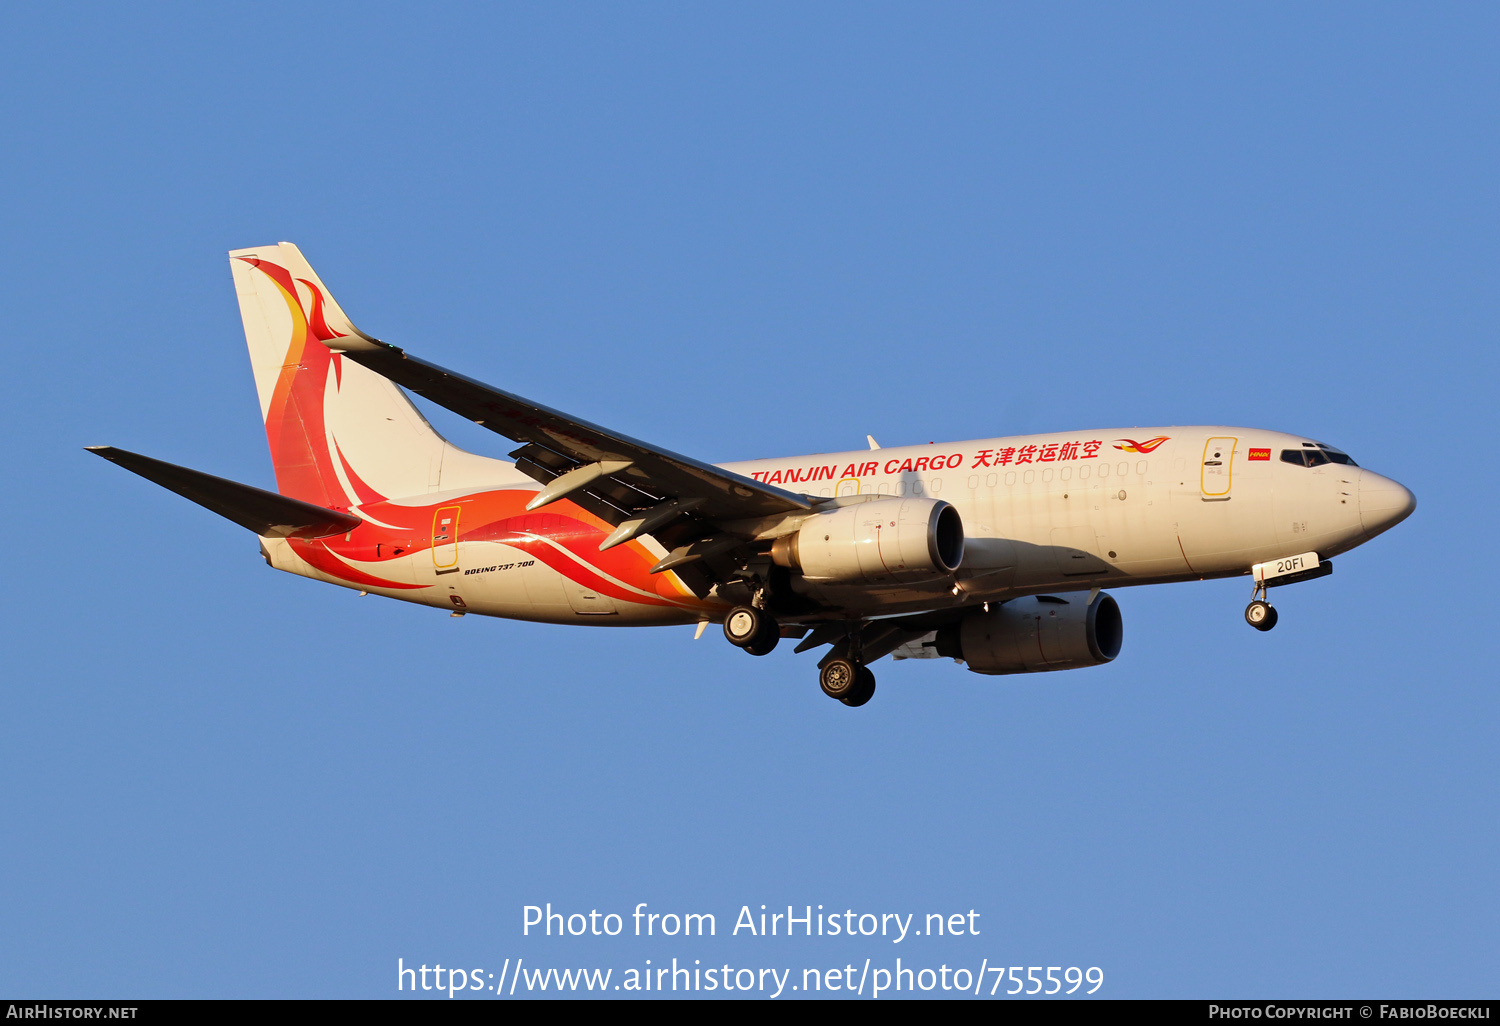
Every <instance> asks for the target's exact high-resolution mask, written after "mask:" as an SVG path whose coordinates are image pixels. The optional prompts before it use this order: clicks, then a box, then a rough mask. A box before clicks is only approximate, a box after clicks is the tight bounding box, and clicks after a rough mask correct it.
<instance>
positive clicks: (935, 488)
mask: <svg viewBox="0 0 1500 1026" xmlns="http://www.w3.org/2000/svg"><path fill="white" fill-rule="evenodd" d="M927 488H928V490H929V491H931V492H932V494H933V495H936V494H937V493H938V492H940V491H942V490H943V479H942V478H940V477H935V478H933V479H932V480H931V481H929V482H927Z"/></svg>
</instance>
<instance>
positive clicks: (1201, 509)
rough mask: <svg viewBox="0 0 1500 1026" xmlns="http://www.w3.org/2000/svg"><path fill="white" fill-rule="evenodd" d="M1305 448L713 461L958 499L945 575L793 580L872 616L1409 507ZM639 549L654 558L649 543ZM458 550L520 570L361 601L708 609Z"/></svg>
mask: <svg viewBox="0 0 1500 1026" xmlns="http://www.w3.org/2000/svg"><path fill="white" fill-rule="evenodd" d="M1314 444H1315V443H1312V442H1311V441H1310V440H1308V439H1305V438H1303V437H1301V436H1297V435H1288V434H1283V433H1280V432H1275V431H1265V430H1260V429H1252V428H1233V427H1214V426H1208V427H1163V428H1132V429H1125V430H1110V431H1092V432H1067V433H1063V434H1045V435H1028V436H1020V437H1011V438H991V439H982V440H977V441H967V442H953V443H941V444H930V445H921V446H906V447H900V448H889V449H877V450H860V451H854V452H843V453H827V454H820V455H813V456H800V457H792V458H786V459H767V460H753V461H747V462H740V463H730V464H723V466H724V467H725V469H728V470H732V471H734V472H736V473H739V474H742V475H744V476H747V477H752V478H754V479H756V480H759V481H764V482H767V483H769V484H774V485H777V486H779V487H781V488H785V489H787V490H789V491H793V492H800V493H805V494H807V495H810V496H814V497H816V498H820V499H826V500H829V501H830V503H836V504H838V505H843V504H847V503H853V502H864V501H870V500H871V499H872V498H880V497H888V496H921V497H927V498H932V499H941V500H943V501H946V502H948V503H950V504H952V505H953V506H954V507H955V508H956V509H957V510H958V512H959V514H960V516H961V517H962V519H963V527H964V535H965V539H966V542H965V548H964V558H963V562H962V565H961V567H960V569H959V570H958V572H957V573H956V574H955V575H952V576H951V577H948V578H944V579H941V580H933V581H930V582H925V583H919V584H900V585H890V586H883V587H872V586H869V585H832V584H818V583H813V582H809V581H798V582H797V583H796V588H797V590H798V591H800V592H801V593H802V594H804V595H805V596H807V597H809V598H811V599H814V600H816V601H817V602H819V603H820V604H822V605H823V606H824V607H825V608H826V609H828V610H829V613H828V614H824V615H840V616H847V615H882V614H887V613H897V612H907V611H915V610H921V609H936V608H950V607H953V606H956V605H970V604H974V603H977V602H981V601H994V600H1004V599H1006V598H1011V597H1016V596H1020V595H1025V594H1035V593H1039V592H1045V591H1066V590H1073V591H1078V590H1085V589H1092V588H1107V587H1118V586H1129V585H1140V584H1156V583H1164V582H1171V581H1188V580H1201V579H1205V578H1211V577H1225V576H1234V575H1243V574H1248V573H1249V572H1250V568H1251V566H1252V565H1253V564H1256V563H1262V562H1265V561H1268V560H1274V559H1277V558H1280V557H1284V556H1290V555H1294V554H1298V553H1304V552H1315V553H1317V555H1318V556H1319V557H1320V558H1322V559H1327V558H1329V557H1331V556H1334V555H1337V554H1339V553H1341V552H1345V551H1347V550H1349V549H1351V548H1353V547H1355V546H1356V545H1359V544H1361V543H1362V542H1364V541H1367V540H1369V539H1370V538H1371V537H1373V536H1374V535H1375V534H1378V533H1380V532H1381V531H1383V530H1385V529H1386V528H1388V527H1390V526H1391V525H1393V524H1395V523H1397V522H1399V521H1400V520H1401V519H1402V518H1403V517H1405V516H1406V515H1407V514H1408V513H1409V512H1410V510H1411V508H1412V505H1413V504H1414V500H1412V497H1411V493H1410V492H1408V491H1407V490H1406V489H1405V488H1403V487H1402V486H1401V485H1399V484H1397V483H1396V482H1394V481H1391V480H1389V479H1387V478H1384V477H1381V476H1380V475H1378V474H1375V473H1372V472H1371V471H1369V470H1365V469H1362V468H1360V467H1357V466H1354V465H1353V464H1352V463H1340V462H1324V463H1322V464H1321V465H1317V466H1305V465H1301V464H1293V463H1288V462H1284V461H1283V459H1282V453H1283V451H1288V450H1289V451H1297V452H1300V451H1303V450H1304V449H1309V448H1312V447H1313V446H1314ZM1321 451H1325V452H1333V453H1335V454H1337V451H1336V450H1327V449H1326V448H1325V449H1324V450H1321ZM1337 455H1338V456H1341V455H1342V454H1337ZM517 477H519V475H516V476H515V477H511V476H509V475H507V479H506V480H504V481H500V480H497V481H496V482H495V487H496V488H500V489H507V490H508V489H517V488H520V489H530V490H531V491H535V490H536V489H537V488H538V487H539V486H538V485H537V484H536V483H535V482H530V481H526V482H524V483H523V482H522V481H518V480H516V478H517ZM434 501H435V500H434V496H431V495H426V496H421V497H419V498H417V499H414V500H412V502H413V505H416V504H423V505H426V504H430V503H432V502H434ZM452 501H455V502H457V501H461V500H457V499H456V500H452ZM815 515H816V514H815ZM643 542H644V544H645V545H646V546H647V548H650V549H652V551H653V552H657V551H659V552H660V554H665V550H661V548H660V546H656V545H655V543H654V542H653V541H651V540H650V539H649V538H647V539H643ZM266 544H267V552H268V555H269V556H270V558H271V561H272V562H273V564H274V565H276V566H278V567H279V568H281V569H286V570H290V571H292V572H295V573H301V574H305V575H307V576H312V577H317V578H320V579H323V580H330V581H332V583H339V584H345V586H350V585H348V584H347V582H345V581H340V580H337V579H334V578H330V577H328V576H326V575H325V574H323V573H320V572H319V571H317V570H315V569H314V568H312V567H310V566H308V565H307V564H306V563H304V562H303V561H302V560H301V559H299V558H297V556H296V555H295V554H294V553H292V552H291V551H289V550H288V549H286V547H285V543H281V544H279V545H278V544H277V543H275V542H267V543H266ZM457 550H458V551H457V560H458V563H457V565H458V567H459V568H473V567H485V566H490V567H493V566H506V565H511V566H514V567H515V569H514V570H512V571H509V572H504V573H484V574H479V575H472V574H469V575H463V574H460V575H456V576H448V577H445V576H444V575H442V574H439V573H437V571H436V570H435V567H434V566H433V565H432V564H433V560H434V559H439V558H440V559H443V560H449V559H451V558H452V552H451V550H441V551H443V554H442V555H441V556H434V555H432V553H436V552H439V551H440V550H439V549H436V548H434V549H431V550H425V551H423V552H422V553H421V554H420V555H417V556H415V557H414V558H413V559H412V561H411V563H410V564H409V571H407V572H409V574H410V578H409V579H410V580H411V581H413V583H416V584H418V585H428V586H430V587H426V588H423V590H422V591H421V592H399V591H389V590H385V589H381V588H378V587H372V588H369V589H368V590H371V591H377V592H379V593H381V594H387V595H390V596H391V597H395V598H403V599H407V600H410V601H417V602H423V603H426V604H431V605H438V606H443V607H445V608H446V607H448V603H449V602H450V601H451V595H449V594H448V593H449V592H452V593H454V594H460V593H461V598H462V608H463V609H464V610H465V611H468V612H475V613H481V614H489V615H495V616H505V617H513V618H519V619H531V620H544V621H550V622H561V623H592V624H599V625H604V624H613V625H625V624H649V623H684V622H692V621H693V620H696V619H700V618H702V617H703V616H704V615H705V614H707V615H712V610H714V609H717V608H718V607H719V604H718V603H713V602H707V603H704V602H698V601H695V600H693V599H692V598H691V597H690V596H685V597H681V600H680V601H677V602H674V603H673V604H671V605H665V606H664V605H661V604H659V603H656V604H637V603H635V602H631V601H629V600H622V599H620V598H619V597H618V595H617V596H616V597H615V598H614V599H610V600H608V601H600V602H597V603H595V604H592V605H591V602H594V600H591V599H590V598H589V597H588V596H587V595H580V594H578V593H577V592H578V588H577V587H576V585H575V584H574V583H573V582H568V581H565V580H557V578H559V577H560V576H561V575H559V574H558V572H557V571H556V570H554V569H552V568H550V567H549V566H547V565H545V564H544V563H542V562H539V561H535V560H531V562H529V563H528V562H527V561H528V559H529V558H530V557H529V556H528V554H527V553H526V552H522V551H519V550H517V549H514V548H512V547H510V546H508V545H506V544H504V543H502V542H494V541H474V542H461V543H459V545H458V546H457ZM394 569H396V568H394V567H392V566H391V565H390V564H389V563H387V564H384V567H383V572H384V573H386V574H387V575H390V574H391V573H392V571H393V570H394ZM596 569H597V568H596ZM606 576H608V574H607V572H606ZM609 579H610V580H611V581H616V582H617V583H619V584H620V585H621V586H622V588H624V589H627V590H634V591H636V592H638V593H640V594H642V595H645V594H646V593H647V591H648V590H649V589H652V588H653V587H654V586H653V584H652V582H651V581H647V580H643V579H634V580H625V579H618V580H617V579H616V578H609ZM585 591H587V589H585ZM554 593H555V594H554ZM819 618H821V617H820V616H817V615H814V616H810V617H807V618H806V619H819Z"/></svg>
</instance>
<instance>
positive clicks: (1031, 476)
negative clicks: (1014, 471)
mask: <svg viewBox="0 0 1500 1026" xmlns="http://www.w3.org/2000/svg"><path fill="white" fill-rule="evenodd" d="M1021 480H1022V481H1024V482H1025V483H1026V484H1031V482H1033V481H1035V480H1036V472H1035V471H1031V470H1028V471H1026V473H1024V474H1022V475H1021Z"/></svg>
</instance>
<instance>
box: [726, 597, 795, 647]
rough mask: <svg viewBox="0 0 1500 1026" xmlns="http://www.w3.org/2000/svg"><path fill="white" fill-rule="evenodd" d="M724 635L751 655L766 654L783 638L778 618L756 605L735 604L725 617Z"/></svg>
mask: <svg viewBox="0 0 1500 1026" xmlns="http://www.w3.org/2000/svg"><path fill="white" fill-rule="evenodd" d="M724 637H725V638H727V639H728V640H729V643H730V644H731V645H736V646H738V647H739V648H743V649H744V650H745V651H746V652H749V653H750V654H751V655H758V656H761V655H765V654H766V653H768V652H770V651H771V649H773V648H775V647H776V643H777V642H778V641H780V640H781V626H780V625H779V624H777V622H776V619H775V618H774V617H772V616H768V615H767V614H766V613H765V612H764V611H763V610H760V609H756V608H755V607H754V606H735V607H734V608H733V609H731V610H730V611H729V615H728V616H726V617H724Z"/></svg>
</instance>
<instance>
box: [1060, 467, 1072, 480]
mask: <svg viewBox="0 0 1500 1026" xmlns="http://www.w3.org/2000/svg"><path fill="white" fill-rule="evenodd" d="M1057 476H1058V477H1060V478H1062V479H1063V480H1064V481H1067V480H1070V479H1071V478H1072V477H1073V468H1072V467H1063V468H1062V469H1061V470H1059V471H1058V472H1057Z"/></svg>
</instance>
